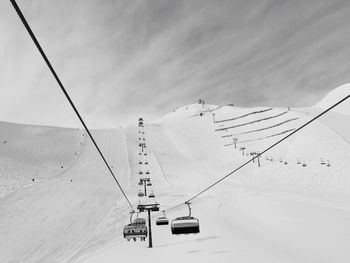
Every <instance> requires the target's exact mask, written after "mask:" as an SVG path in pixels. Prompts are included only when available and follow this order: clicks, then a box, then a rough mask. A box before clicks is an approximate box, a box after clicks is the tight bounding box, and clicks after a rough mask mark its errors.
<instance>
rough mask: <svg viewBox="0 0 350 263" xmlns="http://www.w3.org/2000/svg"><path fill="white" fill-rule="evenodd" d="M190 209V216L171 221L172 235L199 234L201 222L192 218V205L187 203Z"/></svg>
mask: <svg viewBox="0 0 350 263" xmlns="http://www.w3.org/2000/svg"><path fill="white" fill-rule="evenodd" d="M186 204H187V205H188V209H189V215H188V216H183V217H178V218H176V219H174V220H172V221H171V233H172V234H173V235H181V234H197V233H199V232H200V230H199V220H198V219H197V218H194V217H193V216H191V207H190V203H186Z"/></svg>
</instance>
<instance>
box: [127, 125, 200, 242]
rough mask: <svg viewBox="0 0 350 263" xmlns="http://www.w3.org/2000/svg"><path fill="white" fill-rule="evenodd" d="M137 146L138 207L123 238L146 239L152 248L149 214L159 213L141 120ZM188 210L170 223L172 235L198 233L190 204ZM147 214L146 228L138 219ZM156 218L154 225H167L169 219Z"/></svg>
mask: <svg viewBox="0 0 350 263" xmlns="http://www.w3.org/2000/svg"><path fill="white" fill-rule="evenodd" d="M137 144H138V146H137V147H138V151H137V152H138V156H137V160H138V166H139V169H138V170H139V172H138V176H139V177H138V179H139V180H138V188H139V190H138V193H137V196H138V198H139V205H138V206H137V209H138V212H136V218H135V219H133V215H134V214H135V211H131V212H130V223H129V224H127V225H126V226H125V227H124V231H123V236H124V238H125V239H126V240H127V241H130V240H134V241H137V240H140V241H145V240H146V238H147V237H148V239H149V247H152V231H151V217H150V212H157V211H159V204H158V203H157V202H155V201H154V199H155V194H154V192H153V184H152V181H151V172H150V169H149V167H150V159H149V158H148V157H149V156H148V146H147V140H146V134H145V129H144V122H143V118H139V120H138V133H137ZM186 204H187V203H186ZM187 206H188V209H189V215H188V216H183V217H178V218H176V219H174V220H172V222H171V232H172V234H174V235H179V234H197V233H199V232H200V231H199V220H198V219H197V218H194V217H192V216H191V208H190V204H189V203H188V204H187ZM145 211H147V212H148V227H147V224H146V219H145V218H141V217H139V213H140V212H145ZM162 212H163V216H161V217H159V218H157V220H156V225H157V226H164V225H169V219H168V218H167V217H166V216H165V211H162Z"/></svg>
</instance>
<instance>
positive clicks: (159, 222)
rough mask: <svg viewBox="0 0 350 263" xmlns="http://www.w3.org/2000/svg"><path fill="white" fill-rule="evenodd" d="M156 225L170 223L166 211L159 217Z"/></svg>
mask: <svg viewBox="0 0 350 263" xmlns="http://www.w3.org/2000/svg"><path fill="white" fill-rule="evenodd" d="M156 225H157V226H164V225H169V219H168V218H166V217H165V211H163V216H161V217H159V218H157V220H156Z"/></svg>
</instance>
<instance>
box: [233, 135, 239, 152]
mask: <svg viewBox="0 0 350 263" xmlns="http://www.w3.org/2000/svg"><path fill="white" fill-rule="evenodd" d="M232 140H233V145H234V146H235V149H237V142H238V139H237V138H233V137H232Z"/></svg>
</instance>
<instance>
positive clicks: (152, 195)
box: [148, 191, 156, 198]
mask: <svg viewBox="0 0 350 263" xmlns="http://www.w3.org/2000/svg"><path fill="white" fill-rule="evenodd" d="M148 197H149V198H155V197H156V196H155V195H154V193H153V191H152V192H151V193H150V194H149V195H148Z"/></svg>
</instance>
